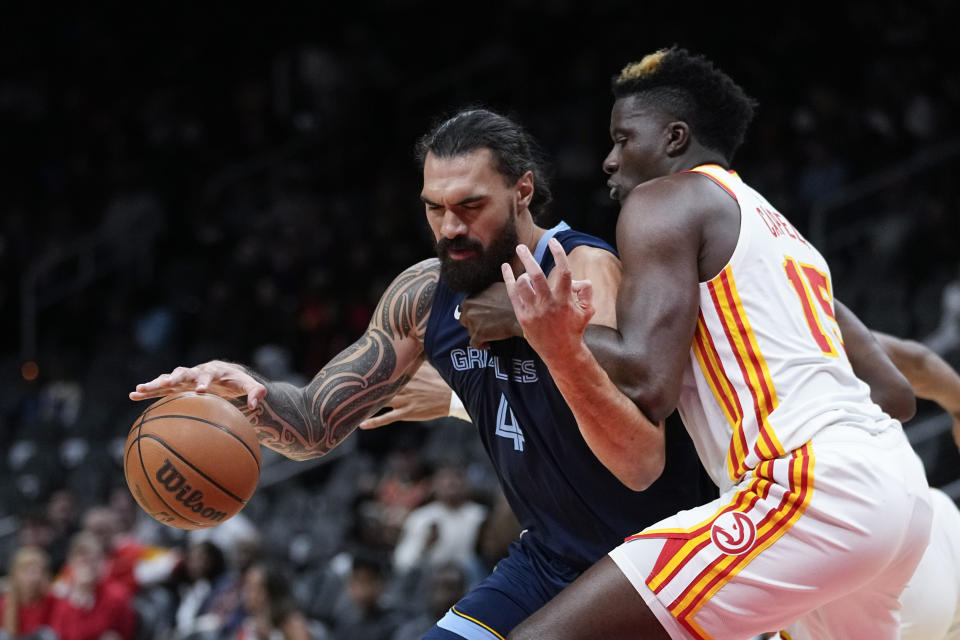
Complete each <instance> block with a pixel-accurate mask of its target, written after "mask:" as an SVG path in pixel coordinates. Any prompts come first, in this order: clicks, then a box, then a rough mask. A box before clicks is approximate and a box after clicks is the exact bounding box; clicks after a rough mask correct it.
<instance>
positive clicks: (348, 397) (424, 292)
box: [235, 258, 440, 460]
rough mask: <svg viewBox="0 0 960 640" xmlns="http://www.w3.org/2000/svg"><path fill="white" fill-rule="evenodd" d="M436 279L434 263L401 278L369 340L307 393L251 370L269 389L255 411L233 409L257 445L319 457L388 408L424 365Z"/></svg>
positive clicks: (338, 359) (380, 308) (335, 362)
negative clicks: (239, 413) (245, 419)
mask: <svg viewBox="0 0 960 640" xmlns="http://www.w3.org/2000/svg"><path fill="white" fill-rule="evenodd" d="M439 277H440V267H439V263H438V261H437V260H436V259H435V258H434V259H430V260H425V261H423V262H420V263H418V264H416V265H414V266H412V267H410V268H408V269H407V270H405V271H404V272H403V273H401V274H400V275H399V276H397V278H396V279H394V281H393V282H392V283H391V284H390V286H389V287H388V288H387V290H386V291H385V292H384V294H383V297H382V298H381V299H380V303H379V304H378V305H377V308H376V310H375V311H374V314H373V318H372V319H371V321H370V325H369V326H368V327H367V330H366V332H365V333H364V334H363V335H362V336H360V338H359V339H358V340H357V341H356V342H354V343H353V344H352V345H350V346H349V347H347V348H346V349H344V350H343V351H342V352H340V354H338V355H337V356H335V357H334V358H333V359H332V360H331V361H330V362H328V363H327V364H326V366H324V367H323V369H321V370H320V372H319V373H317V375H316V376H315V377H314V378H313V380H311V381H310V383H309V384H307V386H305V387H303V388H299V387H296V386H294V385H292V384H289V383H284V382H272V381H269V380H264V379H263V377H262V376H261V375H259V374H258V373H256V372H254V371H249V370H248V373H250V375H252V376H253V377H254V378H256V379H257V380H259V381H260V382H261V383H263V384H264V385H265V386H266V387H267V395H266V397H265V398H264V399H263V400H262V401H261V402H260V403H259V404H258V405H257V408H256V409H253V410H251V409H250V408H249V407H247V405H246V398H245V397H244V398H237V400H236V401H235V404H236V405H237V406H238V407H239V408H240V409H241V410H242V411H243V412H244V413H245V414H246V415H247V417H248V418H249V419H250V421H251V423H253V425H254V427H255V428H256V429H257V434H258V436H259V438H260V443H261V444H262V445H263V446H265V447H267V448H270V449H273V450H274V451H277V452H279V453H281V454H283V455H284V456H286V457H288V458H292V459H295V460H306V459H309V458H315V457H318V456H322V455H323V454H325V453H327V452H328V451H330V450H331V449H332V448H333V447H335V446H337V445H338V444H340V443H341V442H342V441H343V440H344V438H346V437H347V436H348V435H350V434H351V433H353V431H354V429H356V427H357V425H358V424H359V423H360V422H361V421H363V420H364V419H366V418H367V417H369V416H370V415H372V414H373V413H375V412H376V411H378V410H379V409H381V408H382V407H384V406H386V405H387V403H388V402H389V400H390V398H392V397H393V395H394V394H395V393H396V392H397V390H398V389H400V388H401V387H402V386H403V385H405V384H406V383H407V382H408V381H409V380H410V377H411V375H412V372H413V371H415V370H416V367H418V366H419V365H420V363H421V362H422V359H423V336H424V333H425V332H426V326H427V320H428V319H429V317H430V309H431V307H432V305H433V295H434V291H435V290H436V285H437V282H438V280H439Z"/></svg>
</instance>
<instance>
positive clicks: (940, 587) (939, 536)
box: [900, 489, 960, 640]
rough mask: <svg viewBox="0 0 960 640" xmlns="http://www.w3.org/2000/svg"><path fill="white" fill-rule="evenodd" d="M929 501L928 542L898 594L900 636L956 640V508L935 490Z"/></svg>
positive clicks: (959, 565)
mask: <svg viewBox="0 0 960 640" xmlns="http://www.w3.org/2000/svg"><path fill="white" fill-rule="evenodd" d="M930 500H931V502H932V504H933V529H932V530H931V531H930V544H929V545H927V550H926V551H925V552H924V554H923V558H922V559H921V560H920V565H919V566H918V567H917V570H916V571H915V572H914V573H913V577H911V578H910V582H909V583H908V584H907V588H906V589H904V590H903V593H902V594H901V595H900V606H901V609H900V620H901V632H902V636H901V637H902V638H903V640H960V509H957V505H956V504H955V503H954V502H953V500H951V499H950V496H948V495H947V494H945V493H944V492H943V491H940V490H939V489H930Z"/></svg>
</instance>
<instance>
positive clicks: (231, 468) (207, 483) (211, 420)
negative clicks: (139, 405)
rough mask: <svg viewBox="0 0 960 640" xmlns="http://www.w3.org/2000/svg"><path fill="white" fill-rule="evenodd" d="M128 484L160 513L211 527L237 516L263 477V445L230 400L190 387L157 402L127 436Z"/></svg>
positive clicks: (190, 525)
mask: <svg viewBox="0 0 960 640" xmlns="http://www.w3.org/2000/svg"><path fill="white" fill-rule="evenodd" d="M123 473H124V476H125V477H126V481H127V487H128V488H129V489H130V493H132V494H133V497H134V499H135V500H136V501H137V504H139V505H140V507H141V508H142V509H143V510H144V511H146V512H147V513H148V514H150V515H151V516H152V517H153V518H154V519H156V520H158V521H160V522H162V523H164V524H166V525H169V526H171V527H176V528H177V529H206V528H208V527H215V526H217V525H218V524H220V523H221V522H224V521H226V520H228V519H229V518H232V517H233V516H235V515H236V514H237V513H239V512H240V510H241V509H243V507H244V506H245V505H246V504H247V500H249V499H250V497H251V496H252V495H253V492H254V490H255V489H256V488H257V482H258V481H259V480H260V443H259V442H258V440H257V435H256V433H255V432H254V429H253V427H252V426H251V425H250V423H249V422H248V421H247V419H246V417H244V415H243V413H241V412H240V410H239V409H237V408H236V407H234V406H233V405H232V404H230V403H229V402H228V401H227V400H225V399H223V398H221V397H219V396H216V395H213V394H204V393H194V392H192V391H191V392H186V393H179V394H175V395H172V396H167V397H164V398H161V399H160V400H157V401H156V402H154V403H153V404H151V405H150V406H149V407H147V408H146V410H144V412H143V413H142V414H140V417H139V418H138V419H137V421H136V422H135V423H134V425H133V427H132V428H131V429H130V433H129V435H128V436H127V445H126V449H125V450H124V456H123Z"/></svg>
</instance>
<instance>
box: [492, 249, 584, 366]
mask: <svg viewBox="0 0 960 640" xmlns="http://www.w3.org/2000/svg"><path fill="white" fill-rule="evenodd" d="M548 246H549V247H550V252H551V253H552V254H553V259H554V261H555V262H556V266H554V271H556V272H557V273H556V277H554V275H555V274H554V273H551V274H550V276H551V278H550V280H549V281H548V280H547V277H546V276H545V275H544V273H543V270H542V269H541V268H540V265H539V264H537V261H536V260H535V259H534V257H533V254H531V253H530V249H528V248H527V247H526V245H519V246H518V247H517V255H518V256H519V257H520V261H521V262H522V263H523V266H524V268H525V269H526V273H524V274H523V275H521V276H520V277H519V278H515V277H514V275H513V269H512V268H511V267H510V265H509V264H507V263H504V264H503V265H501V271H502V273H503V281H504V282H505V283H506V285H507V294H508V295H509V296H510V302H511V303H512V304H513V310H514V312H515V313H516V315H517V321H518V322H519V323H520V326H521V327H522V328H523V334H524V337H526V339H527V342H529V343H530V346H532V347H533V348H534V349H535V350H536V351H537V353H539V354H540V357H542V358H543V359H544V360H546V361H548V362H551V361H555V360H556V359H559V358H564V357H565V356H566V355H568V354H571V353H573V352H574V351H575V350H576V349H578V348H579V346H580V343H581V342H582V340H583V332H584V331H585V330H586V328H587V324H588V323H589V322H590V318H592V317H593V314H594V313H595V312H596V310H595V309H594V307H593V302H592V298H593V287H592V285H591V284H590V281H589V280H574V279H573V276H572V274H571V272H570V265H569V263H568V262H567V254H566V252H564V250H563V247H562V246H561V245H560V242H558V241H557V240H556V239H555V238H551V239H550V241H549V243H548Z"/></svg>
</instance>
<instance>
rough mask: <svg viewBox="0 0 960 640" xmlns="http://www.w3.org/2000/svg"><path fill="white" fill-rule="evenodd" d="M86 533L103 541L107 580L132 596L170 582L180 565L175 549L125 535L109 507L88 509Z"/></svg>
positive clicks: (118, 519)
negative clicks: (169, 579) (147, 588)
mask: <svg viewBox="0 0 960 640" xmlns="http://www.w3.org/2000/svg"><path fill="white" fill-rule="evenodd" d="M82 530H83V531H87V532H90V533H92V534H94V535H95V536H97V538H99V540H100V543H101V545H102V546H103V548H104V549H105V552H106V567H107V568H106V574H105V578H106V579H107V580H109V581H111V582H115V583H117V584H119V585H121V586H122V587H123V588H124V589H126V591H127V592H128V593H129V594H130V595H131V596H134V595H137V594H138V593H140V592H141V590H142V589H144V588H146V587H151V586H154V585H157V584H160V583H162V582H164V581H166V580H167V579H168V578H169V577H170V576H171V574H172V573H173V570H174V568H175V567H176V566H177V564H178V563H179V562H180V556H179V554H177V553H175V552H174V551H173V550H172V549H168V548H165V547H158V546H155V545H149V544H145V543H143V542H141V541H140V540H138V539H137V538H135V537H133V536H132V535H130V534H127V533H125V532H124V531H122V528H121V519H120V517H119V516H118V515H117V512H116V511H115V510H114V509H112V508H111V507H109V506H103V505H98V506H95V507H91V508H90V509H87V510H86V511H85V512H84V514H83V518H82Z"/></svg>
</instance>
